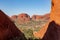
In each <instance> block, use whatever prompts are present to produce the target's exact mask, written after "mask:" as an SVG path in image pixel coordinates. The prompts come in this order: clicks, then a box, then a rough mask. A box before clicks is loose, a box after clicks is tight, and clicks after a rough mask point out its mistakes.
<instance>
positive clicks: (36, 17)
mask: <svg viewBox="0 0 60 40" xmlns="http://www.w3.org/2000/svg"><path fill="white" fill-rule="evenodd" d="M42 18H43V17H42V16H41V15H33V16H32V18H31V19H32V20H33V21H39V20H40V19H42Z"/></svg>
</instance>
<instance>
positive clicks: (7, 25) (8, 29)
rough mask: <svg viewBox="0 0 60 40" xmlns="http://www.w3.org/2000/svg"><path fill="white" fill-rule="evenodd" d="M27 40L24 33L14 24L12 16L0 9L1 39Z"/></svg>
mask: <svg viewBox="0 0 60 40" xmlns="http://www.w3.org/2000/svg"><path fill="white" fill-rule="evenodd" d="M16 37H17V38H19V39H20V40H25V37H24V34H23V33H22V32H21V31H20V30H19V29H18V28H17V27H16V26H15V25H14V23H13V22H12V21H11V20H10V18H9V17H8V16H7V15H6V14H4V12H2V11H1V10H0V40H13V39H14V38H16Z"/></svg>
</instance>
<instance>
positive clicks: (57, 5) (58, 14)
mask: <svg viewBox="0 0 60 40" xmlns="http://www.w3.org/2000/svg"><path fill="white" fill-rule="evenodd" d="M50 19H51V20H53V21H55V22H56V23H57V24H59V25H60V0H52V7H51V14H50Z"/></svg>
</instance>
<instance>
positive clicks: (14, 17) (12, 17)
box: [10, 15, 18, 21]
mask: <svg viewBox="0 0 60 40" xmlns="http://www.w3.org/2000/svg"><path fill="white" fill-rule="evenodd" d="M17 17H18V16H17V15H13V16H11V17H10V18H11V20H12V21H16V19H17Z"/></svg>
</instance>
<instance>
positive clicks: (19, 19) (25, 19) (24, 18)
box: [17, 13, 30, 24]
mask: <svg viewBox="0 0 60 40" xmlns="http://www.w3.org/2000/svg"><path fill="white" fill-rule="evenodd" d="M29 21H30V16H29V15H28V14H26V13H21V14H19V15H18V17H17V22H18V23H19V24H23V23H27V22H29Z"/></svg>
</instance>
